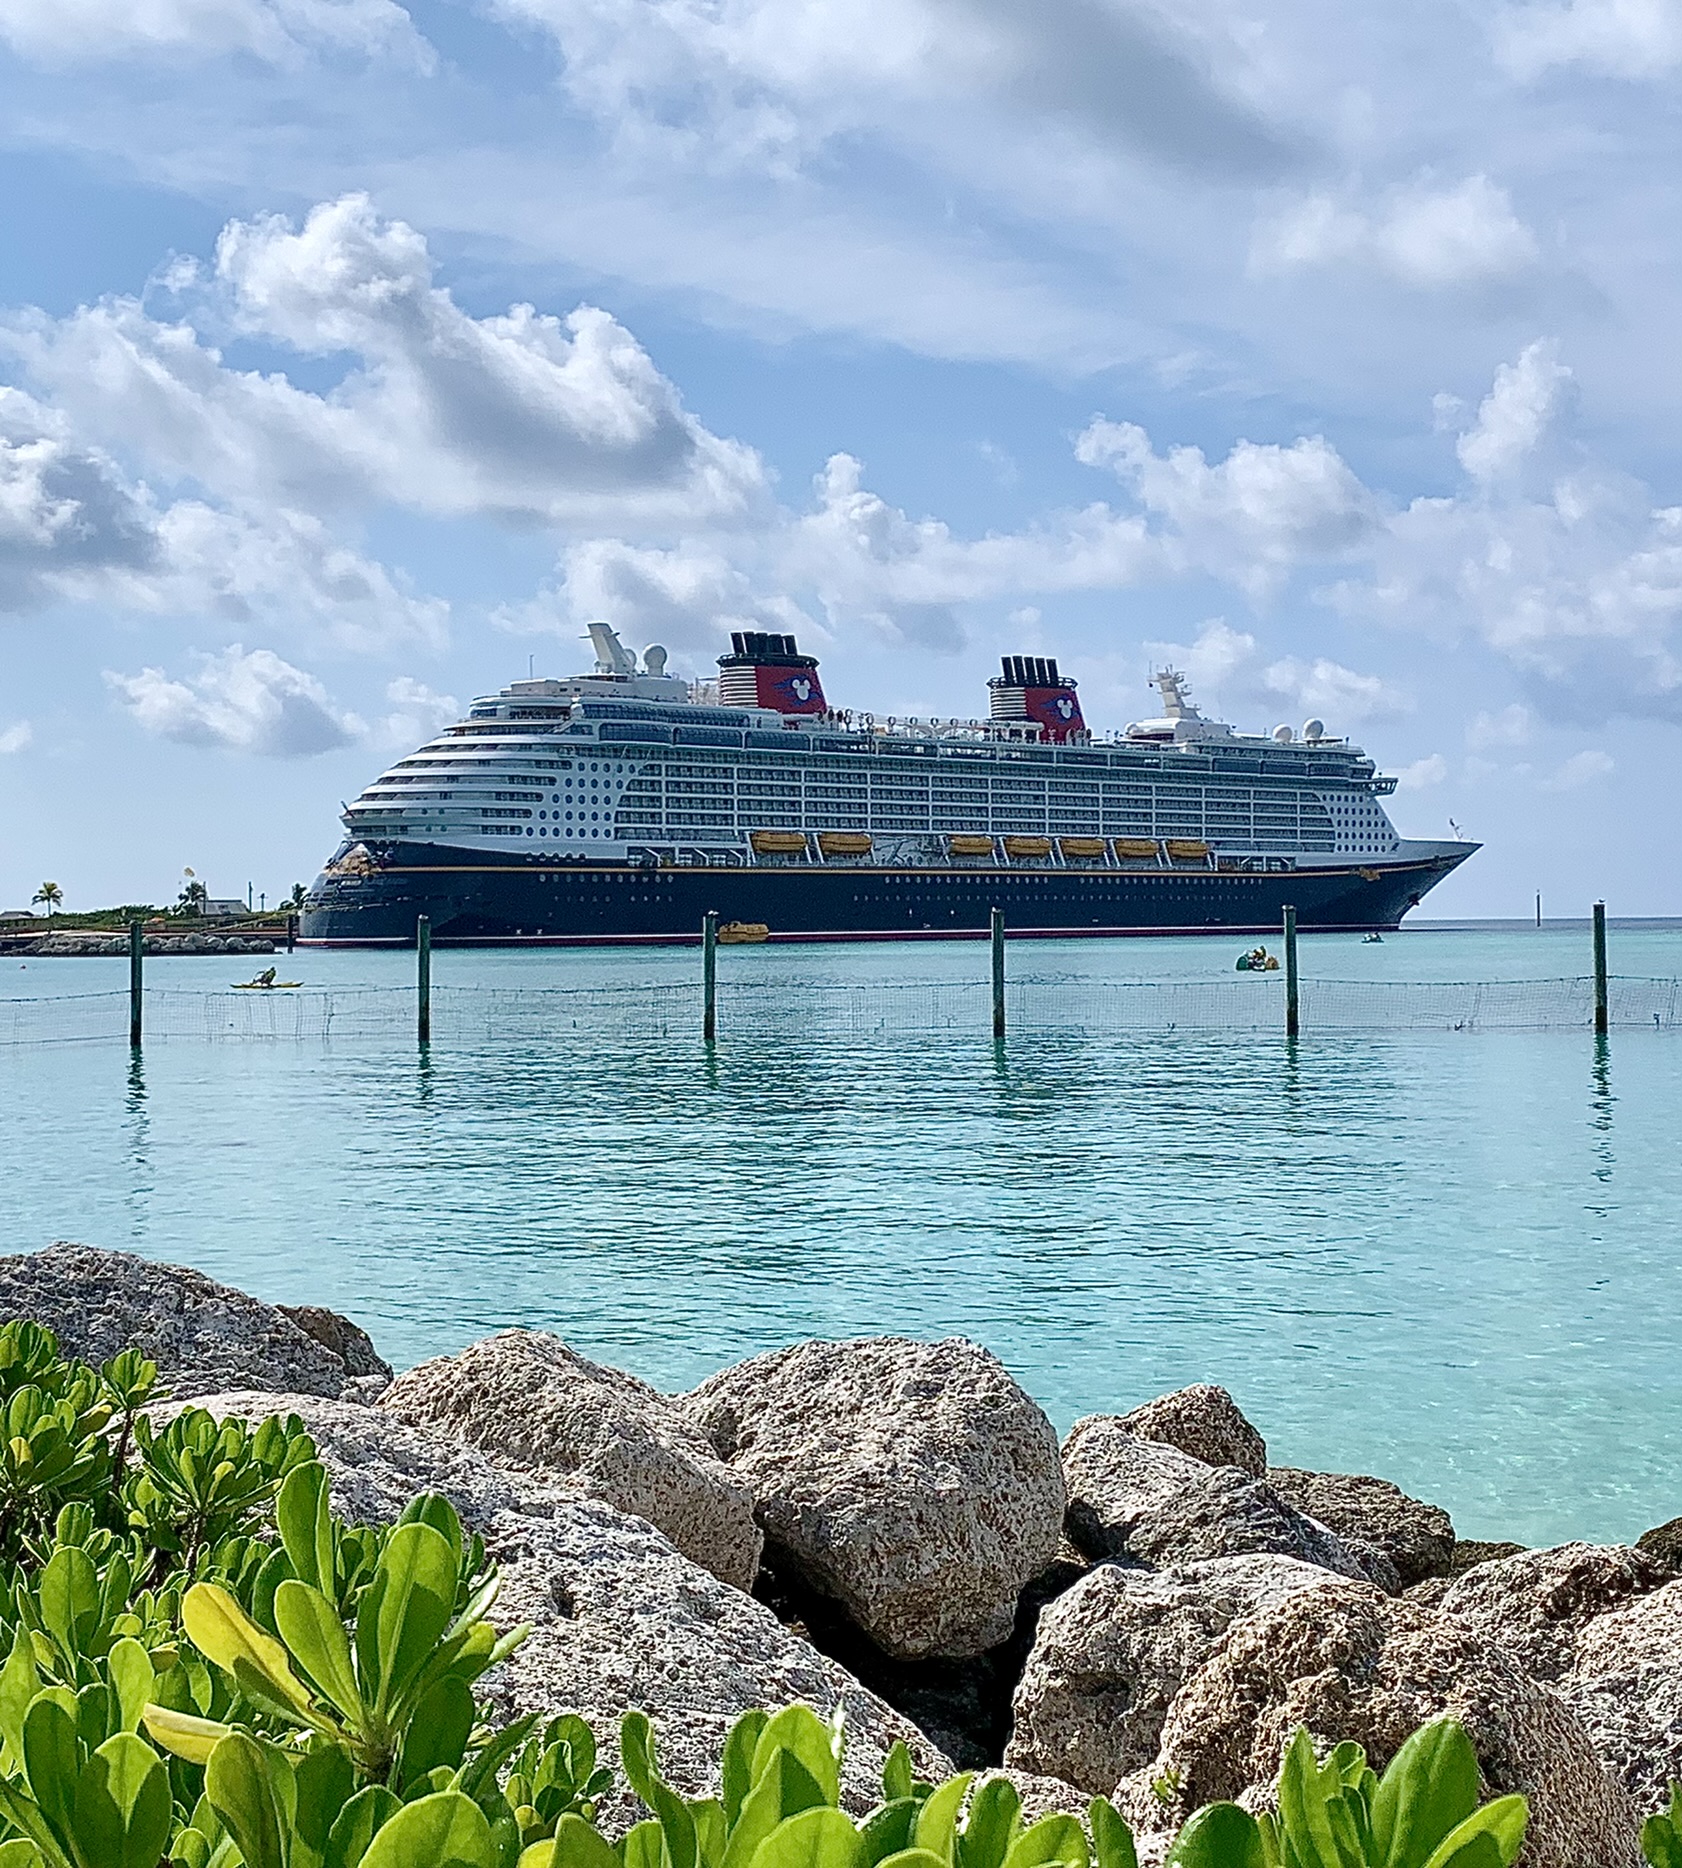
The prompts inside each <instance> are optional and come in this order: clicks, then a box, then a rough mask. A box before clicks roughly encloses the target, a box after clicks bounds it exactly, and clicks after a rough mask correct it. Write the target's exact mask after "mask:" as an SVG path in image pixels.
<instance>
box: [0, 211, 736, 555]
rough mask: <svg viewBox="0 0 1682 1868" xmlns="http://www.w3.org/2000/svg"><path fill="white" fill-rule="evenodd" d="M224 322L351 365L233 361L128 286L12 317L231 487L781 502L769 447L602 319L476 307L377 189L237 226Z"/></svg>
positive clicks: (162, 446)
mask: <svg viewBox="0 0 1682 1868" xmlns="http://www.w3.org/2000/svg"><path fill="white" fill-rule="evenodd" d="M218 318H225V319H227V320H229V321H230V322H231V325H232V327H233V329H234V330H236V331H237V332H239V333H242V334H244V335H246V336H250V337H257V338H261V339H265V340H268V341H270V342H273V343H280V344H284V345H289V346H291V347H292V348H294V349H296V350H298V351H300V352H302V353H304V354H306V355H308V356H311V357H325V356H336V355H341V354H343V355H348V356H349V358H350V360H351V361H350V368H349V370H348V372H347V373H346V374H345V375H344V377H343V378H342V380H341V381H340V382H339V383H338V385H337V387H335V388H334V389H332V390H331V391H328V392H326V393H321V392H317V391H315V390H313V389H304V388H300V387H298V386H297V385H296V384H294V383H293V382H292V381H291V380H290V379H289V378H288V377H287V376H285V375H283V374H279V373H271V374H267V375H265V374H262V373H260V372H257V371H254V370H237V369H233V368H230V367H229V366H228V365H227V364H226V363H225V362H224V361H223V358H222V355H221V353H220V351H219V350H218V349H217V348H216V347H215V346H214V345H213V344H211V343H210V342H208V341H207V339H206V338H205V337H204V335H203V334H202V333H201V331H200V330H199V329H198V328H197V327H196V326H195V325H194V324H193V323H192V322H190V321H183V322H178V323H174V324H165V323H161V322H159V321H157V320H155V319H153V318H152V317H150V316H149V315H148V314H147V313H146V311H145V310H144V309H143V308H142V307H141V305H140V304H139V302H138V301H136V300H134V299H123V298H117V299H108V300H106V301H104V302H103V303H101V304H99V305H97V306H93V307H84V308H82V309H81V310H78V311H76V312H73V313H72V314H70V315H69V316H68V317H66V318H63V319H52V318H48V317H45V316H42V315H40V314H36V315H34V316H32V317H29V318H20V319H15V320H13V322H12V325H11V328H10V330H9V331H8V332H5V333H3V334H0V341H3V342H4V343H5V344H7V345H8V346H9V347H10V348H11V349H12V350H13V351H14V353H15V354H16V355H17V356H18V358H19V360H20V362H21V363H22V364H23V367H24V368H25V369H26V370H28V372H29V373H30V375H31V376H32V378H33V379H34V380H35V382H36V383H37V384H38V385H39V386H40V387H41V388H42V390H43V391H44V392H46V393H49V394H50V395H51V396H52V397H53V399H54V400H55V401H56V402H57V403H58V404H59V406H61V407H62V408H64V409H65V410H67V411H69V413H70V414H71V415H72V416H73V417H74V418H75V419H76V421H77V422H78V424H79V425H81V426H82V427H84V428H86V429H87V430H88V431H89V432H93V433H98V434H100V435H101V436H102V437H103V438H105V439H106V441H107V442H108V444H109V445H110V446H112V447H114V448H119V449H126V450H128V451H131V452H133V453H135V454H136V455H138V456H140V457H142V458H144V459H145V460H147V461H148V462H149V463H152V464H153V466H154V471H157V472H160V473H167V474H170V475H172V476H175V477H177V478H180V479H187V480H191V481H195V482H197V483H198V484H199V485H201V486H203V487H206V488H211V489H214V490H215V491H216V492H217V493H218V494H220V495H221V496H222V497H224V498H228V499H240V500H245V501H250V502H268V501H279V502H281V503H283V504H285V505H286V506H288V507H291V508H294V509H296V510H300V511H305V512H314V513H317V514H319V515H324V516H328V515H332V514H335V513H338V512H341V511H342V510H343V509H344V507H345V506H346V505H347V504H360V505H371V504H375V503H378V502H381V501H389V502H393V503H395V504H398V505H401V506H406V507H409V508H412V509H415V510H418V511H422V512H427V513H438V514H450V515H463V514H468V515H471V514H478V515H486V516H490V517H493V518H501V519H506V520H512V521H514V522H517V523H521V524H530V523H533V522H536V523H540V524H547V525H563V526H567V525H579V526H604V525H605V526H614V527H618V526H630V527H633V528H643V527H648V526H670V525H673V524H683V523H689V524H695V523H700V522H709V523H715V522H719V521H723V520H730V519H734V518H738V517H741V516H742V515H744V514H745V513H747V512H749V511H750V510H751V509H752V508H753V507H754V506H755V505H756V504H758V503H759V502H760V501H761V500H762V498H763V496H764V492H765V474H764V469H763V467H762V466H761V464H760V462H759V459H758V457H757V456H756V455H755V454H754V453H753V451H752V450H751V449H749V448H746V447H743V446H742V445H740V444H739V443H737V442H733V441H728V440H721V439H720V438H719V437H717V436H715V435H712V434H710V433H708V431H707V430H706V429H705V428H704V427H703V426H702V425H701V424H700V423H699V422H698V421H696V420H695V418H694V417H693V416H691V415H690V414H689V413H688V412H687V411H686V410H685V409H684V407H683V405H682V402H681V399H680V398H679V396H678V393H677V391H676V390H675V389H674V388H673V386H672V384H671V383H670V382H669V381H668V380H667V379H666V378H665V377H663V376H662V375H661V374H660V372H659V371H658V370H657V369H656V368H655V367H654V364H653V363H652V361H651V360H650V358H649V357H648V355H647V353H646V352H645V351H644V350H643V349H642V347H641V346H640V345H639V344H638V343H637V341H636V340H635V338H633V337H632V336H631V334H630V333H629V332H628V331H627V330H625V328H624V327H623V326H622V325H620V324H619V323H618V322H617V321H616V320H615V319H613V318H611V317H610V316H608V314H607V313H606V312H603V311H598V310H596V309H594V308H593V307H590V306H587V305H585V306H580V307H579V308H578V309H577V310H575V311H574V312H572V313H571V314H570V315H569V316H568V317H566V318H564V319H560V318H555V317H550V316H547V315H543V314H540V313H538V312H537V311H535V310H534V309H533V308H532V307H531V306H529V305H516V306H514V307H512V308H511V309H510V310H509V311H508V312H507V313H505V314H504V315H502V316H499V317H489V318H473V317H470V316H468V315H467V314H466V313H465V312H463V311H462V310H461V309H460V308H459V307H458V306H457V305H456V304H455V302H454V300H453V299H452V298H451V296H450V294H449V293H448V292H447V291H444V290H442V289H440V288H439V287H437V286H436V285H434V283H433V274H432V262H431V258H430V256H429V254H428V252H427V247H426V242H425V241H424V240H423V239H422V237H421V236H420V235H419V234H418V233H416V232H415V231H414V230H413V229H412V228H410V227H408V226H405V225H404V224H403V223H402V222H401V221H385V220H382V219H381V218H380V217H379V216H378V215H377V214H376V213H375V211H374V209H373V206H372V205H371V203H370V202H369V201H368V200H367V198H366V197H365V196H360V195H351V196H346V197H344V198H343V199H341V200H338V201H334V202H328V203H324V204H322V205H320V206H317V207H316V208H314V209H312V210H311V212H310V213H309V215H308V216H307V217H306V219H305V221H304V223H303V226H302V227H301V228H294V227H293V226H291V225H290V224H289V223H288V222H286V221H284V220H283V219H281V218H279V217H276V216H267V217H263V218H260V219H258V220H254V221H250V222H241V221H234V222H231V223H230V224H229V225H228V226H227V227H226V228H225V229H224V230H223V233H222V236H221V238H220V240H219V241H218V243H217V254H216V275H215V289H214V291H212V292H211V293H210V295H209V297H208V298H207V300H206V302H205V304H204V305H203V307H202V308H201V312H200V322H201V323H206V322H208V323H211V324H214V323H215V322H216V320H217V319H218Z"/></svg>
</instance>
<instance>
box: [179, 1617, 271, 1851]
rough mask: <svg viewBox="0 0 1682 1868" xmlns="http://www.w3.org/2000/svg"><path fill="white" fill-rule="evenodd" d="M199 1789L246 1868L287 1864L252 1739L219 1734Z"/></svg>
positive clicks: (263, 1764) (268, 1786) (266, 1774)
mask: <svg viewBox="0 0 1682 1868" xmlns="http://www.w3.org/2000/svg"><path fill="white" fill-rule="evenodd" d="M189 1599H190V1598H189ZM197 1638H198V1637H197V1636H194V1639H195V1640H196V1639H197ZM204 1793H205V1795H206V1796H207V1797H208V1798H209V1799H210V1806H211V1808H212V1809H213V1810H215V1812H216V1814H217V1815H218V1816H220V1817H221V1819H222V1821H223V1822H224V1823H225V1824H226V1825H227V1828H228V1833H229V1834H230V1835H231V1836H232V1837H233V1839H234V1841H235V1842H236V1843H237V1844H238V1845H239V1852H240V1854H241V1855H243V1856H244V1857H245V1862H246V1868H287V1863H286V1847H285V1842H284V1838H283V1835H282V1831H281V1821H280V1810H279V1808H278V1807H277V1805H276V1802H275V1796H274V1788H273V1786H272V1784H271V1783H270V1781H269V1772H268V1766H267V1763H266V1762H265V1760H264V1757H263V1753H262V1749H261V1747H260V1746H259V1745H258V1744H257V1742H256V1741H255V1740H254V1739H251V1738H247V1737H246V1735H245V1734H244V1733H243V1732H230V1733H229V1734H228V1736H227V1737H226V1738H224V1739H223V1740H222V1742H221V1743H220V1744H219V1745H218V1746H217V1747H216V1749H215V1750H214V1751H213V1752H212V1753H211V1754H210V1762H209V1763H208V1764H207V1765H206V1766H205V1767H204Z"/></svg>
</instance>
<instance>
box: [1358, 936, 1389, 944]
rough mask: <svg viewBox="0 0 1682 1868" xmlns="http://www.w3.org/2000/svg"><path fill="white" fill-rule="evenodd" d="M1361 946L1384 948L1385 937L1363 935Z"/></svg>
mask: <svg viewBox="0 0 1682 1868" xmlns="http://www.w3.org/2000/svg"><path fill="white" fill-rule="evenodd" d="M1361 945H1362V946H1363V947H1382V946H1383V945H1384V936H1383V935H1382V934H1363V935H1362V936H1361Z"/></svg>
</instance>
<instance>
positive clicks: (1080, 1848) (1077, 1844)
mask: <svg viewBox="0 0 1682 1868" xmlns="http://www.w3.org/2000/svg"><path fill="white" fill-rule="evenodd" d="M1042 1862H1068V1863H1071V1864H1072V1865H1073V1868H1086V1835H1085V1832H1084V1831H1083V1830H1082V1829H1081V1826H1080V1823H1079V1820H1078V1819H1077V1818H1075V1817H1073V1816H1042V1817H1041V1818H1040V1820H1039V1821H1038V1822H1037V1823H1035V1824H1034V1825H1033V1826H1032V1827H1031V1828H1028V1829H1024V1830H1023V1832H1022V1833H1021V1835H1019V1836H1018V1837H1017V1838H1016V1840H1015V1841H1014V1842H1013V1843H1012V1844H1011V1848H1010V1853H1009V1854H1008V1855H1007V1856H1006V1857H1005V1868H1039V1864H1040V1863H1042Z"/></svg>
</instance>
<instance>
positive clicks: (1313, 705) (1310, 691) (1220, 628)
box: [1145, 617, 1411, 733]
mask: <svg viewBox="0 0 1682 1868" xmlns="http://www.w3.org/2000/svg"><path fill="white" fill-rule="evenodd" d="M1145 647H1146V649H1147V650H1148V651H1149V652H1150V653H1151V655H1152V657H1153V658H1154V659H1155V660H1156V661H1159V662H1161V661H1167V662H1172V663H1173V664H1174V665H1175V666H1176V667H1178V668H1180V669H1182V670H1183V671H1184V673H1185V674H1186V675H1187V677H1188V678H1189V680H1190V681H1191V684H1192V686H1193V688H1194V690H1195V691H1197V692H1198V693H1202V694H1205V695H1209V696H1215V695H1218V696H1219V697H1220V704H1221V706H1222V707H1223V708H1224V709H1225V710H1226V711H1227V712H1249V713H1262V712H1271V710H1272V709H1274V708H1275V707H1276V706H1277V705H1278V703H1279V702H1280V701H1281V700H1283V701H1286V702H1288V703H1289V704H1290V705H1291V707H1292V708H1293V709H1296V710H1298V711H1300V712H1301V713H1306V714H1313V715H1317V716H1321V717H1323V718H1324V719H1325V720H1326V722H1327V723H1328V725H1329V726H1330V727H1331V730H1332V731H1333V732H1334V733H1335V732H1339V731H1342V730H1343V729H1344V728H1347V727H1351V726H1354V725H1356V724H1358V723H1359V722H1360V721H1363V720H1372V719H1383V718H1386V717H1389V716H1392V715H1395V714H1399V713H1405V712H1406V711H1408V708H1409V706H1410V704H1411V703H1410V701H1409V699H1408V697H1407V696H1406V695H1405V694H1404V693H1402V692H1401V691H1400V690H1399V689H1397V688H1396V687H1394V686H1392V685H1391V684H1390V683H1389V682H1387V681H1385V680H1383V679H1382V678H1381V677H1380V676H1378V675H1371V674H1362V673H1359V672H1358V671H1357V670H1355V669H1353V668H1345V667H1344V666H1343V665H1342V663H1340V662H1334V661H1332V660H1330V659H1329V658H1328V657H1325V656H1317V657H1315V658H1313V659H1312V660H1305V659H1302V658H1299V657H1297V656H1289V655H1288V656H1282V657H1278V658H1276V659H1273V660H1269V659H1268V657H1267V656H1266V654H1265V653H1264V651H1263V649H1262V646H1261V644H1260V643H1259V642H1258V641H1257V639H1256V638H1255V636H1253V635H1251V634H1250V633H1249V632H1248V631H1247V630H1240V629H1234V628H1233V627H1232V626H1231V625H1230V624H1229V623H1227V622H1226V621H1225V620H1224V619H1223V618H1220V617H1217V618H1215V619H1214V620H1213V621H1212V622H1209V623H1206V624H1205V625H1204V627H1203V628H1202V630H1200V631H1199V633H1198V635H1197V637H1196V639H1195V640H1194V641H1192V642H1150V643H1146V644H1145Z"/></svg>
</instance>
